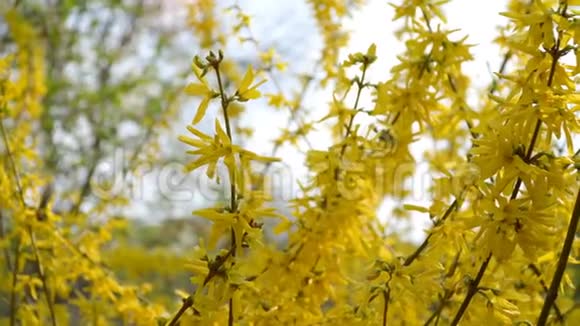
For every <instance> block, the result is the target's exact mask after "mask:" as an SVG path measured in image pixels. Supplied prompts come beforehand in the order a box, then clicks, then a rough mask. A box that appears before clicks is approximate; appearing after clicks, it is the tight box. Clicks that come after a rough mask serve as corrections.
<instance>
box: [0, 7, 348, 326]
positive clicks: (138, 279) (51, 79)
mask: <svg viewBox="0 0 580 326" xmlns="http://www.w3.org/2000/svg"><path fill="white" fill-rule="evenodd" d="M226 2H228V1H223V3H221V2H218V4H217V5H216V3H214V1H204V0H200V1H191V2H189V3H187V2H185V1H177V0H175V1H158V0H91V1H88V0H6V1H1V2H0V14H1V18H0V57H3V56H6V55H8V54H12V53H16V52H18V51H19V50H22V47H23V46H25V45H23V44H20V43H19V40H18V39H17V38H16V37H15V33H16V32H18V31H15V28H18V26H19V24H25V25H26V26H30V27H32V28H31V29H30V30H29V31H28V30H27V33H30V35H29V36H30V40H31V42H32V41H33V42H35V43H36V44H35V46H36V47H38V48H39V49H42V50H43V51H42V55H43V60H44V74H45V76H44V80H45V82H46V84H45V85H44V87H45V89H44V96H43V97H42V103H41V105H42V111H41V115H40V117H39V119H38V120H37V121H27V125H28V124H29V125H30V126H31V130H29V133H30V134H31V135H34V137H33V138H31V139H34V141H37V143H35V144H34V145H33V146H32V147H33V148H34V149H35V150H36V151H37V152H38V154H39V155H40V157H39V161H40V162H41V163H40V164H39V166H36V167H35V169H37V170H40V171H42V175H43V176H48V179H49V180H47V182H46V185H45V186H43V187H42V189H40V190H39V191H40V193H39V195H38V197H40V198H43V200H42V202H48V201H50V203H51V205H50V207H51V209H52V210H53V212H54V213H55V214H58V215H59V216H63V217H64V219H63V221H62V223H63V225H67V226H69V227H71V228H70V232H71V234H72V235H71V238H73V237H74V235H75V234H76V235H77V236H78V237H82V236H83V234H84V233H83V232H84V231H85V230H92V231H94V232H97V233H98V232H101V227H102V225H103V224H104V223H105V222H106V221H111V220H112V221H121V222H120V223H112V224H111V232H112V233H111V234H109V235H107V237H106V238H105V239H104V240H105V241H104V242H103V243H102V245H101V246H100V247H99V248H98V250H100V251H101V258H102V266H103V267H104V268H106V269H108V270H111V271H113V272H114V274H115V275H116V276H117V277H118V278H119V280H120V281H123V282H124V283H126V284H150V285H151V289H153V290H152V292H151V293H149V294H148V296H149V295H151V296H154V297H155V298H156V302H163V303H165V304H166V306H168V307H172V306H174V305H175V303H176V302H178V296H176V294H175V293H174V289H180V288H181V289H185V290H187V289H188V286H189V287H190V286H191V285H190V282H189V274H190V273H189V272H188V271H187V270H184V268H183V266H184V263H185V259H186V258H185V257H187V253H188V250H190V249H191V248H192V247H193V245H194V244H195V243H197V242H198V240H199V238H204V237H205V236H206V235H207V234H208V232H209V224H208V223H207V221H205V220H203V219H198V218H195V217H192V216H191V215H190V214H191V213H190V212H191V208H192V207H193V206H194V205H195V204H192V203H191V202H184V200H177V201H176V200H174V198H168V197H167V196H164V194H161V193H156V192H155V191H156V190H158V189H156V187H155V186H151V185H149V186H148V185H147V183H154V182H156V180H154V179H155V178H154V177H153V178H151V177H149V178H145V177H143V176H142V175H140V174H139V173H142V172H143V173H148V172H151V171H157V170H158V169H161V168H163V167H167V166H168V165H169V164H172V163H175V162H184V159H183V157H182V156H183V154H182V153H183V151H182V148H181V147H180V145H179V144H177V141H176V135H177V134H179V133H181V129H182V128H181V127H180V128H174V126H182V125H183V123H181V121H183V120H188V119H191V117H192V116H193V112H191V110H193V109H194V108H195V107H196V106H194V105H188V103H187V102H186V100H185V97H184V96H182V95H183V94H182V90H183V86H184V85H185V84H186V80H187V78H189V77H190V65H191V58H192V57H193V56H194V55H195V54H198V53H203V52H204V51H206V50H210V49H216V48H226V49H228V48H234V49H238V50H239V51H229V55H228V61H226V62H224V65H223V66H224V72H225V74H226V75H227V79H228V80H229V81H231V82H235V81H237V80H239V79H240V78H241V76H240V75H239V74H240V72H241V71H243V69H245V67H246V66H247V65H248V64H254V65H255V66H259V65H260V64H264V63H265V64H268V65H271V67H260V68H264V69H270V70H271V71H273V70H274V67H275V68H277V69H280V70H283V69H285V65H284V63H283V62H282V61H277V60H276V58H277V56H278V54H277V53H274V52H273V51H269V50H268V49H270V48H271V47H274V46H276V47H277V49H279V50H278V51H279V52H280V53H281V54H282V56H283V57H286V58H290V59H292V58H295V59H297V60H301V62H302V64H301V70H300V71H290V72H289V73H288V74H287V75H288V76H292V77H291V78H288V79H284V78H281V79H280V81H279V82H280V84H278V85H277V87H280V85H284V86H285V85H290V86H291V87H293V88H294V89H295V90H296V92H295V93H296V95H295V98H296V99H297V98H298V97H300V96H304V93H305V92H304V91H305V90H306V89H307V83H308V82H309V81H310V80H312V79H313V76H312V75H307V74H305V72H312V71H313V70H312V69H311V67H310V66H309V65H308V63H307V61H308V60H305V58H306V59H307V58H308V55H307V54H305V53H304V50H305V48H306V47H307V46H308V42H309V38H308V37H305V36H304V35H303V34H304V30H302V31H301V30H299V29H295V30H294V34H292V33H287V32H288V30H287V28H288V27H286V26H284V23H283V22H282V21H281V20H280V18H281V17H270V18H266V20H267V23H266V25H265V26H266V27H265V30H267V32H268V33H259V34H260V35H258V34H256V35H257V36H259V39H260V40H261V42H263V43H260V44H258V43H257V41H256V39H254V37H255V36H256V35H253V34H251V33H252V32H251V30H250V29H249V25H248V23H249V16H246V15H245V14H244V13H243V11H242V8H241V7H239V6H238V5H237V4H236V3H229V2H228V3H226ZM232 5H233V6H232ZM287 5H290V6H291V7H293V8H298V13H300V14H301V15H300V17H299V18H298V19H306V20H309V25H307V26H306V29H308V28H313V27H315V20H316V17H311V15H309V13H308V7H307V3H306V2H305V3H301V4H294V5H292V4H287ZM354 5H355V3H354V2H353V3H352V4H349V6H354ZM302 14H304V15H302ZM287 18H288V17H284V19H287ZM288 22H289V24H290V29H292V26H291V24H292V22H291V19H290V20H288ZM295 24H296V23H295ZM298 24H300V22H298ZM334 27H335V28H336V27H337V26H334ZM301 28H304V27H301ZM258 32H261V31H258ZM335 32H337V33H338V29H337V30H336V31H335ZM262 34H263V35H262ZM336 36H337V39H340V40H341V42H343V41H344V36H343V35H340V34H337V35H336ZM314 37H316V36H314ZM310 38H312V36H310ZM278 40H280V42H278ZM299 41H300V42H302V44H297V43H298V42H299ZM321 41H323V42H326V43H329V42H331V41H332V38H330V37H327V38H326V39H323V40H321ZM278 43H279V44H278ZM329 45H332V44H329ZM328 51H334V50H332V49H330V50H328ZM256 52H258V53H257V55H256ZM332 55H333V56H334V57H333V58H334V59H335V60H336V59H337V53H334V54H332ZM327 57H328V56H327ZM319 59H320V58H319ZM326 60H328V59H326ZM325 64H326V65H331V62H326V63H325ZM292 78H293V79H292ZM226 86H227V85H226ZM265 87H274V86H271V85H270V86H265ZM300 91H303V92H300ZM288 96H289V100H291V95H288ZM295 106H296V107H297V106H299V103H298V102H297V104H295ZM184 110H186V111H187V112H184ZM243 110H244V108H243V107H242V106H239V107H238V110H237V111H239V113H241V112H242V111H243ZM233 111H234V110H233V109H232V112H233ZM287 115H292V113H291V112H290V113H287ZM294 118H296V117H294ZM22 119H30V118H27V117H22ZM258 119H259V118H258ZM283 119H288V120H289V123H290V118H289V116H286V117H284V118H283ZM20 123H21V121H19V120H18V119H6V120H5V124H6V128H7V130H8V132H9V133H10V132H11V131H13V130H16V129H17V128H19V125H20ZM234 123H235V126H236V132H237V133H239V134H242V133H246V134H248V136H249V135H250V134H251V131H249V129H248V128H245V127H244V126H243V124H242V123H241V122H240V121H237V120H236V121H235V122H234ZM174 129H175V130H174ZM268 141H269V140H268ZM276 144H277V145H276V147H279V146H281V142H278V143H276ZM272 146H274V145H271V146H269V147H268V148H263V147H262V148H260V152H263V153H270V152H271V151H272ZM3 159H7V158H6V156H4V157H3ZM156 169H157V170H156ZM177 170H178V169H177V168H174V169H172V170H171V171H170V172H169V173H170V176H171V174H172V173H173V174H176V175H177V174H178V173H177V172H176V171H177ZM23 173H25V171H23ZM118 178H120V179H118ZM176 178H179V176H176ZM181 181H183V180H181ZM181 181H180V180H177V181H176V182H181ZM143 183H145V185H144V184H143ZM217 194H218V196H220V193H219V191H218V192H217ZM143 198H147V199H146V200H143ZM218 200H219V198H218ZM45 204H46V203H45ZM198 205H199V202H198ZM281 209H282V210H284V209H286V208H285V207H281ZM2 223H3V224H4V225H3V228H5V232H7V233H9V232H10V231H11V227H12V225H11V224H10V221H9V220H7V219H4V220H2ZM106 240H110V241H108V242H107V241H106ZM5 272H6V271H5ZM5 276H7V274H6V275H5ZM6 279H8V278H6ZM0 302H2V304H0V316H3V317H6V316H7V314H8V306H9V305H8V304H7V302H8V293H6V292H4V293H0Z"/></svg>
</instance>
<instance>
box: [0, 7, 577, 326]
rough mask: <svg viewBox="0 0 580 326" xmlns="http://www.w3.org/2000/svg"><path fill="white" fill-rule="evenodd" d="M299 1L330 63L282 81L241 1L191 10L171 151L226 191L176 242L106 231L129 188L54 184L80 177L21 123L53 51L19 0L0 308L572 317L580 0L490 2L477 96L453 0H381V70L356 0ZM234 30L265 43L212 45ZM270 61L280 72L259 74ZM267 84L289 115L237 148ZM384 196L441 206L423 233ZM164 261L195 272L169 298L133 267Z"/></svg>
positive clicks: (423, 212) (124, 313)
mask: <svg viewBox="0 0 580 326" xmlns="http://www.w3.org/2000/svg"><path fill="white" fill-rule="evenodd" d="M307 2H308V5H309V6H310V9H311V10H312V12H313V16H314V18H315V20H316V22H317V25H318V27H319V31H320V34H321V36H322V41H323V47H322V50H321V56H320V60H319V67H320V68H321V69H322V70H323V76H322V77H320V78H317V77H310V78H302V79H301V83H302V84H301V85H300V89H299V91H297V92H294V93H293V94H292V95H291V94H290V92H289V90H286V89H283V88H282V87H281V84H280V83H279V82H278V81H277V78H278V76H279V75H280V74H285V73H288V74H290V73H289V72H287V70H286V68H287V64H286V63H285V62H283V61H282V59H281V58H280V56H279V55H278V54H277V53H276V52H275V51H274V50H264V49H262V48H261V43H260V40H256V39H253V38H252V37H251V35H252V33H251V20H250V17H249V16H248V15H246V14H245V13H244V12H243V10H242V9H241V8H240V7H239V6H232V7H228V8H227V9H226V10H227V12H228V14H229V15H231V16H233V17H234V21H235V23H234V24H232V26H230V25H228V24H222V23H221V22H222V20H221V19H220V15H222V14H223V13H222V12H221V11H219V10H218V5H217V4H216V3H215V2H214V1H212V0H197V1H194V2H193V3H192V4H191V5H190V11H189V16H188V24H189V27H190V28H191V30H192V31H193V32H194V33H195V34H196V35H197V36H198V38H199V43H200V46H201V50H200V54H199V55H196V56H195V57H194V59H193V63H192V65H191V70H192V72H193V74H192V78H193V81H192V82H190V83H187V85H185V87H183V92H184V93H185V94H188V95H190V96H192V97H193V98H194V99H196V100H198V104H197V107H196V110H193V111H191V110H189V109H188V111H187V112H190V111H191V112H192V113H191V118H192V121H191V124H189V125H188V126H187V127H186V130H187V131H183V133H182V135H181V136H179V141H180V142H181V143H183V144H184V145H185V146H187V147H188V149H189V150H188V151H187V154H188V156H187V157H185V156H182V157H181V159H182V160H183V162H184V163H186V170H187V171H188V172H190V171H196V170H198V169H200V170H202V171H203V172H204V173H205V174H206V175H207V177H208V178H209V179H212V180H215V182H216V183H220V184H225V185H226V187H227V189H228V191H227V194H226V195H225V197H224V201H223V202H218V203H216V204H215V205H214V204H211V205H208V206H207V207H206V208H203V209H199V210H196V211H194V212H193V215H194V216H195V217H192V219H193V218H202V219H206V220H208V221H210V222H211V229H210V230H209V232H208V235H207V237H203V239H202V240H200V241H198V244H197V245H196V246H195V247H194V248H193V250H189V249H188V250H183V251H181V252H179V253H175V252H173V251H169V250H168V251H160V252H142V251H139V250H136V249H132V248H128V247H127V246H126V245H118V243H116V241H117V242H118V239H120V238H122V237H123V235H122V234H119V232H121V231H120V230H123V229H124V228H126V227H127V225H126V224H127V221H126V220H125V219H123V218H119V217H117V216H116V215H115V213H114V212H115V210H114V209H113V208H114V207H121V206H123V205H124V204H126V203H125V202H124V200H123V199H118V200H117V201H119V202H116V201H115V200H102V201H97V202H96V204H95V205H94V206H93V207H91V208H89V209H88V210H86V209H83V208H82V207H81V206H82V205H81V204H82V199H81V200H80V201H79V200H76V201H73V203H74V204H73V205H72V206H71V207H70V208H69V209H65V210H60V211H59V210H55V209H53V203H55V201H57V200H60V201H63V200H67V199H68V198H70V197H72V198H79V197H78V196H80V198H83V197H84V196H86V195H87V194H86V192H87V191H88V190H87V189H86V187H90V184H88V186H85V187H80V188H77V189H73V191H72V192H71V193H68V192H63V191H59V192H56V194H55V195H53V190H52V184H53V183H54V182H55V181H54V180H53V176H51V175H50V174H47V173H46V171H45V170H43V168H42V157H43V155H44V151H45V149H44V148H42V146H41V142H42V138H41V137H40V136H38V135H35V134H34V133H33V131H34V130H35V127H36V126H37V125H38V124H42V123H43V120H42V119H43V118H42V117H43V114H44V110H46V107H45V106H46V101H44V99H45V98H46V94H47V92H48V90H47V87H49V86H50V84H49V82H50V79H48V78H47V77H46V71H47V69H48V68H47V67H46V61H45V60H46V57H47V56H48V57H50V55H49V54H47V53H46V51H47V49H46V48H43V47H42V46H40V45H41V44H42V43H41V42H39V41H38V39H39V38H40V37H41V36H40V34H39V31H38V30H37V29H36V26H35V25H34V24H32V23H31V22H29V21H27V20H26V19H25V18H24V17H25V16H23V15H22V14H20V13H19V12H18V10H10V11H7V13H6V14H5V15H4V17H5V19H6V25H7V27H8V29H9V35H10V37H11V38H12V39H13V44H14V47H13V49H12V50H11V51H10V52H11V53H10V54H9V55H5V56H4V57H3V58H2V60H1V61H0V76H1V85H0V86H1V87H0V92H1V93H0V109H1V112H0V114H1V118H2V120H1V124H0V131H1V133H2V143H3V147H2V149H3V151H2V165H1V166H2V169H0V184H1V186H2V189H6V191H2V192H1V193H0V205H1V209H0V214H1V215H0V218H1V219H0V231H1V233H0V236H1V240H2V241H1V242H0V248H1V249H2V250H3V255H2V257H1V258H0V261H2V266H3V267H2V270H1V273H2V277H1V278H0V299H1V300H2V302H3V304H2V306H5V307H7V308H6V309H5V310H0V313H2V314H3V316H1V318H3V319H1V320H2V322H3V323H6V324H7V325H19V324H22V325H45V324H52V325H66V324H79V323H80V324H85V323H87V324H88V323H93V324H95V325H108V324H127V325H152V324H155V323H158V324H160V325H285V324H288V325H327V324H328V325H387V324H395V325H431V324H433V325H436V324H438V323H441V324H449V325H458V324H460V323H461V324H466V325H471V324H473V325H479V324H481V323H484V322H487V323H491V324H493V325H504V324H505V325H509V324H517V325H528V324H529V325H532V324H537V325H546V324H569V325H574V324H576V323H578V322H580V316H579V315H578V312H577V308H578V303H577V301H575V296H574V292H573V288H574V281H573V278H574V269H573V267H572V266H571V265H572V263H575V262H576V260H575V257H577V256H578V242H575V235H576V231H577V226H578V220H579V219H580V199H579V196H580V195H579V189H578V188H579V184H580V182H579V175H578V169H580V150H579V149H578V145H577V144H574V142H575V141H576V143H577V142H578V141H577V138H576V136H577V134H578V132H579V131H580V116H579V114H578V112H579V111H580V96H578V94H577V89H576V84H577V82H576V75H577V73H578V72H580V52H579V51H580V48H579V46H578V44H579V42H580V21H579V18H578V14H577V11H576V9H577V7H576V6H578V5H580V3H579V2H577V1H574V0H568V1H566V0H561V1H559V2H557V1H547V0H546V1H540V0H536V1H522V0H511V1H509V4H508V6H507V11H506V12H503V13H501V14H502V15H503V16H505V17H507V18H509V23H508V24H507V25H506V26H504V27H502V28H501V29H500V33H499V36H498V38H497V39H496V41H497V43H498V44H499V45H500V46H501V48H502V49H503V51H504V58H503V64H502V66H501V67H500V68H499V71H497V72H496V74H495V79H494V80H493V81H492V82H491V84H490V86H489V88H486V89H483V90H476V91H478V92H480V93H479V94H480V96H479V100H478V101H477V103H476V104H475V105H474V104H471V102H472V101H468V98H467V97H468V95H467V94H468V91H469V90H472V89H473V88H472V87H471V86H470V79H469V76H467V75H466V74H465V73H464V72H463V70H462V66H463V64H464V63H465V62H467V61H469V60H472V59H473V58H472V55H471V54H470V48H471V47H472V45H470V44H469V43H468V38H467V37H464V36H463V35H461V32H460V31H458V30H456V27H457V26H447V23H446V19H445V15H444V11H443V9H442V7H443V5H444V2H445V1H434V0H415V1H400V3H395V4H393V5H392V6H393V7H394V9H395V17H394V19H395V20H397V21H400V22H401V28H400V30H398V31H396V35H397V36H398V37H399V38H400V40H401V42H404V44H405V49H404V51H403V52H402V53H400V54H399V56H398V62H397V63H396V65H394V66H393V67H392V69H391V71H390V73H384V74H383V77H384V79H383V80H380V81H371V80H370V78H369V77H368V76H369V74H370V71H373V69H375V67H376V65H375V63H376V62H377V60H380V59H381V58H380V57H377V54H376V53H377V47H376V45H375V44H370V45H369V47H368V49H367V50H366V51H363V52H357V53H352V54H349V55H348V56H347V58H346V60H343V61H339V58H340V51H341V49H343V48H344V47H345V46H346V44H347V41H348V33H347V32H346V31H344V30H343V29H342V28H341V20H342V19H343V18H344V17H345V16H346V15H347V14H348V13H349V12H351V11H353V10H356V8H357V7H360V6H362V5H364V4H363V1H340V0H333V1H330V0H309V1H307ZM247 35H250V37H246V36H247ZM237 39H239V40H240V41H241V42H243V43H245V44H247V43H249V44H252V45H253V46H254V47H255V49H256V51H257V52H258V54H257V57H258V58H259V64H258V65H254V66H252V65H249V66H248V65H245V66H243V67H242V69H240V67H241V65H239V64H238V63H237V62H236V61H235V60H234V59H233V58H232V57H230V56H229V54H228V53H224V52H223V51H222V50H219V49H220V48H226V47H227V45H228V43H229V42H235V41H236V40H237ZM574 58H575V59H576V60H575V61H574ZM109 68H110V67H109ZM264 83H272V84H273V85H274V88H276V90H277V91H276V92H273V93H265V94H263V91H262V90H261V89H262V88H263V87H264ZM184 84H185V82H184ZM311 84H312V85H315V86H320V87H327V88H331V89H332V98H331V100H330V102H329V107H328V112H327V114H326V115H325V116H323V117H316V118H314V119H313V118H312V116H311V115H309V114H308V112H307V110H306V109H305V108H304V107H305V103H307V101H308V98H305V95H306V89H307V87H308V86H309V85H311ZM47 85H49V86H47ZM64 90H66V88H65V89H64ZM64 90H61V91H64ZM121 95H123V93H121ZM260 97H264V98H266V99H267V103H268V105H269V106H271V107H273V108H275V109H277V110H286V111H287V113H288V116H289V124H288V127H287V128H286V129H285V130H284V131H283V132H282V134H281V135H280V137H278V138H277V139H275V140H274V151H272V153H271V154H267V155H266V154H263V153H257V152H255V151H250V150H248V149H246V148H244V146H243V144H244V141H243V139H244V137H249V136H250V135H251V130H249V128H244V127H242V126H240V125H239V124H238V123H237V122H239V121H240V118H241V116H243V114H244V113H245V111H246V110H253V109H254V108H253V106H254V105H256V104H255V103H259V102H258V101H257V99H259V98H260ZM363 102H367V103H372V105H371V106H370V107H366V108H365V107H363V106H362V104H361V103H363ZM161 117H162V116H160V117H159V119H161ZM163 117H165V116H163ZM164 119H167V118H164ZM204 119H205V120H207V119H210V120H212V121H213V124H212V125H213V133H207V132H204V131H202V130H201V128H200V127H199V126H198V124H199V123H200V122H201V121H202V120H204ZM164 121H165V120H164ZM154 122H155V120H153V123H152V128H154V127H156V124H155V123H154ZM328 124H330V126H331V132H332V137H333V144H332V145H331V146H329V147H328V148H313V146H312V145H311V144H310V142H309V140H308V139H309V138H308V137H309V135H311V132H312V131H313V130H315V129H317V128H318V129H323V128H324V127H325V126H327V125H328ZM164 125H167V122H165V123H164ZM255 127H259V126H255ZM95 139H99V138H95ZM419 139H432V140H435V141H437V142H439V143H442V144H444V145H445V146H444V148H442V149H439V150H436V151H432V150H429V149H425V153H424V154H425V157H426V158H427V160H428V163H429V173H430V174H431V175H432V178H433V182H432V184H431V185H430V187H429V189H428V191H429V193H430V194H431V199H432V203H431V205H430V206H428V207H423V206H417V205H413V204H410V203H406V204H405V201H406V198H408V195H409V193H410V191H411V190H412V189H410V187H409V183H408V182H407V180H408V179H409V177H410V175H409V174H410V173H413V171H414V168H415V167H416V162H417V159H418V158H417V157H415V156H414V155H413V154H412V151H411V150H410V147H411V146H412V144H413V143H414V142H416V141H417V140H419ZM287 145H289V146H294V147H300V146H302V145H307V146H308V147H309V149H308V150H307V152H306V155H305V162H304V164H305V166H306V167H307V168H308V170H309V172H310V174H309V177H308V179H307V181H306V182H304V183H302V184H300V194H299V195H298V196H297V197H296V198H292V199H291V200H289V201H288V202H287V203H285V205H287V207H288V208H289V209H290V210H291V211H290V214H285V213H282V211H281V210H280V209H278V208H277V207H275V205H274V204H273V202H272V197H273V193H274V192H275V191H277V189H270V188H269V187H267V186H266V185H268V184H269V182H268V180H267V178H269V177H270V174H269V173H266V172H267V171H268V169H270V168H271V167H272V166H274V164H276V162H277V161H280V160H281V158H279V157H276V154H277V153H278V149H279V148H281V147H282V146H287ZM97 146H98V145H97ZM150 156H151V157H150V159H153V160H154V159H155V155H154V153H153V154H152V155H150ZM221 168H223V169H225V170H226V171H227V173H225V174H220V173H219V170H220V169H221ZM90 176H91V175H90V174H89V178H88V179H87V180H89V181H90ZM55 197H56V199H55ZM61 197H62V198H61ZM385 198H390V199H396V200H397V201H399V202H401V203H403V204H401V205H400V207H398V208H397V209H396V210H395V211H394V212H393V214H396V215H398V216H399V218H401V219H409V218H410V217H409V216H410V215H418V216H427V214H428V217H429V219H430V220H431V222H432V226H431V227H430V228H429V229H428V230H427V231H426V236H425V238H424V240H423V241H422V242H420V243H419V244H418V245H414V244H412V243H409V242H408V241H405V240H404V237H403V235H402V234H401V232H396V231H391V230H389V225H386V224H385V223H382V222H381V221H380V220H379V218H378V216H377V210H378V208H379V205H380V204H381V202H382V201H383V200H384V199H385ZM125 201H126V200H125ZM95 217H103V219H102V220H99V219H98V218H97V219H95ZM96 221H97V222H96ZM103 221H104V222H103ZM387 231H389V232H387ZM272 233H274V234H275V236H272ZM280 239H283V240H280ZM108 246H109V247H111V246H112V249H110V248H109V249H107V248H108ZM101 251H103V252H104V253H102V252H101ZM137 261H138V262H139V263H138V264H135V265H132V264H131V263H130V262H137ZM147 264H150V265H147ZM160 265H163V266H165V267H166V269H168V270H171V271H172V272H173V273H171V272H166V274H164V277H165V278H166V279H171V278H182V279H183V278H186V277H189V283H190V284H188V285H185V286H183V287H182V286H178V285H175V286H176V288H175V289H174V290H175V294H176V295H175V296H173V297H170V298H168V297H167V295H166V294H161V293H159V292H156V291H157V290H156V288H157V287H163V286H164V285H163V284H160V283H156V282H153V283H151V282H147V283H142V282H139V281H140V275H142V274H144V273H147V272H148V271H155V273H161V272H162V271H161V270H160V267H159V266H160ZM143 266H146V267H143ZM567 267H568V268H567ZM184 273H187V275H188V276H184ZM123 274H126V275H127V276H128V280H127V281H126V282H125V280H120V275H123ZM177 296H179V297H181V302H177V303H176V300H175V299H176V297H177Z"/></svg>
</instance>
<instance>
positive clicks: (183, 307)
mask: <svg viewBox="0 0 580 326" xmlns="http://www.w3.org/2000/svg"><path fill="white" fill-rule="evenodd" d="M191 307H193V298H192V297H191V296H189V297H187V298H185V299H183V303H182V305H181V308H179V310H178V311H177V312H176V313H175V315H174V316H173V318H171V321H170V322H169V324H167V325H168V326H175V325H177V323H178V322H179V318H181V316H182V315H183V314H184V313H185V311H186V310H187V309H189V308H191Z"/></svg>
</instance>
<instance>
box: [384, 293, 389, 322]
mask: <svg viewBox="0 0 580 326" xmlns="http://www.w3.org/2000/svg"><path fill="white" fill-rule="evenodd" d="M390 296H391V291H390V290H383V299H384V300H385V303H384V306H383V326H387V313H388V311H389V299H390Z"/></svg>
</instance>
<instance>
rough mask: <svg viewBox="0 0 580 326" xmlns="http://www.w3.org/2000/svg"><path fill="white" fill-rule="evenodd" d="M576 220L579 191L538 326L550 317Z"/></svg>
mask: <svg viewBox="0 0 580 326" xmlns="http://www.w3.org/2000/svg"><path fill="white" fill-rule="evenodd" d="M578 220H580V190H579V191H578V195H577V196H576V204H575V205H574V211H573V212H572V218H571V219H570V225H569V226H568V231H567V232H566V239H565V240H564V246H563V247H562V252H561V253H560V257H559V258H558V264H557V266H556V272H554V277H553V278H552V282H551V283H550V288H549V290H548V293H547V294H546V299H545V301H544V305H543V306H542V311H541V312H540V317H539V318H538V323H537V325H538V326H543V325H545V324H546V321H547V320H548V316H549V315H550V309H551V308H552V305H554V303H555V301H556V298H557V297H558V288H559V287H560V282H562V277H563V276H564V271H565V270H566V264H567V263H568V257H569V256H570V251H572V245H573V244H574V238H575V237H576V230H577V229H578Z"/></svg>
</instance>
